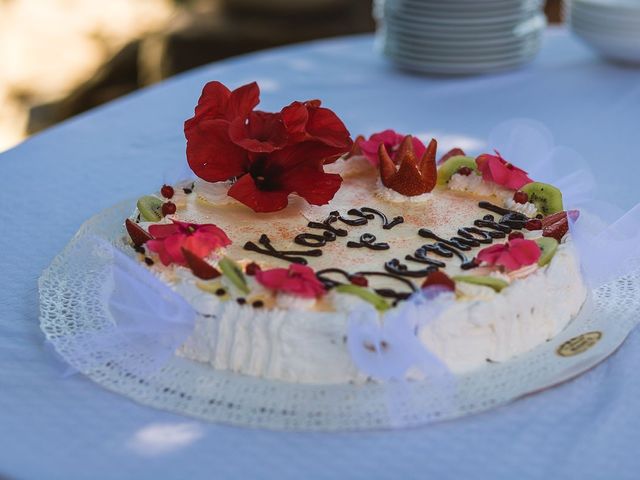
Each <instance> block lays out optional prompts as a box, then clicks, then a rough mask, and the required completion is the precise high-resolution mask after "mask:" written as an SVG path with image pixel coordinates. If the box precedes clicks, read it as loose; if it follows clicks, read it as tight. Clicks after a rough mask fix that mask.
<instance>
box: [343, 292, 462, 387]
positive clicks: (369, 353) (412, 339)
mask: <svg viewBox="0 0 640 480" xmlns="http://www.w3.org/2000/svg"><path fill="white" fill-rule="evenodd" d="M453 297H454V296H453V294H452V293H450V292H442V291H434V290H431V289H425V290H422V291H419V292H417V293H415V294H414V295H412V296H411V297H410V298H409V299H408V300H407V301H405V302H403V303H402V305H401V306H400V307H398V308H397V309H394V310H391V311H390V312H388V313H387V314H386V315H383V316H381V314H380V313H379V312H378V311H377V310H375V309H374V308H373V307H372V306H369V305H365V306H362V307H359V308H357V309H354V310H353V311H352V312H351V313H350V314H349V324H348V328H347V347H348V349H349V354H350V355H351V358H352V360H353V362H354V363H355V365H356V366H357V367H358V368H359V369H360V371H362V372H363V373H365V374H366V375H368V376H370V377H372V378H374V379H376V380H382V381H389V380H404V379H405V378H406V376H407V373H408V372H409V371H410V370H414V371H416V370H417V371H419V372H420V373H421V374H422V375H424V377H429V376H432V375H441V374H443V373H446V368H445V367H444V365H443V364H442V362H441V361H440V360H439V359H438V358H437V357H436V356H435V355H433V354H432V353H430V352H429V351H428V350H427V349H426V347H425V346H424V344H423V343H422V342H421V341H420V339H419V338H418V334H419V332H420V329H421V328H423V327H424V326H425V325H427V324H428V323H429V322H430V321H432V320H434V319H435V318H437V317H438V316H439V315H440V313H442V312H443V311H444V310H445V309H446V308H447V307H449V306H450V305H451V303H452V302H453V300H454V298H453Z"/></svg>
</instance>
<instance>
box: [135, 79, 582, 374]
mask: <svg viewBox="0 0 640 480" xmlns="http://www.w3.org/2000/svg"><path fill="white" fill-rule="evenodd" d="M212 88H216V89H218V90H216V91H215V93H216V95H217V96H215V95H210V96H212V97H215V99H216V101H217V102H220V100H219V98H218V97H220V96H222V97H224V99H226V98H229V96H230V95H231V96H233V95H234V94H235V92H229V91H228V90H221V88H222V87H219V84H218V85H214V86H213V87H212ZM242 88H245V87H242ZM256 88H257V87H256ZM239 90H240V89H239ZM220 92H222V93H220ZM236 92H237V91H236ZM207 95H208V94H207V91H206V89H205V94H203V98H201V103H200V104H199V107H198V109H196V116H195V117H194V119H191V120H190V121H188V122H187V128H186V131H187V138H188V139H189V142H190V144H189V147H188V149H187V154H188V156H189V163H190V165H191V166H192V168H194V171H195V172H196V173H197V174H199V175H200V176H202V177H207V178H206V180H209V181H205V180H202V179H198V180H196V181H195V182H184V183H181V184H177V185H173V186H170V187H169V186H165V187H164V188H163V189H162V191H161V192H160V193H158V194H156V195H153V196H147V197H144V198H143V199H141V201H140V202H139V203H138V207H139V209H138V210H137V211H136V212H135V213H134V214H133V215H132V217H131V218H130V219H129V220H128V221H127V229H128V231H129V234H130V236H131V239H132V240H133V243H134V246H135V248H136V249H137V251H138V252H139V258H140V261H141V262H143V263H144V264H146V265H147V266H148V268H150V269H151V270H152V271H154V272H155V273H157V275H158V276H159V277H160V278H161V279H163V280H164V281H165V282H167V283H168V284H169V285H170V286H171V287H172V288H173V289H174V290H175V291H177V292H178V293H179V294H181V295H182V296H184V297H185V298H186V299H187V300H188V301H189V302H190V303H191V304H192V305H193V306H194V308H195V310H196V311H197V312H198V316H197V320H196V324H195V328H194V330H193V333H192V334H191V336H190V337H189V338H188V340H187V341H186V342H185V343H184V345H182V346H181V348H180V349H179V351H178V354H179V355H181V356H183V357H186V358H188V359H191V360H195V361H198V362H202V363H205V364H208V365H210V366H211V368H214V369H222V370H230V371H233V372H237V373H241V374H245V375H252V376H257V377H263V378H268V379H273V380H281V381H286V382H299V383H313V384H322V383H346V382H355V383H358V382H363V381H366V380H367V378H368V375H367V374H366V373H365V372H363V371H361V370H360V369H359V368H358V366H357V362H355V361H354V359H353V358H352V356H351V354H350V351H349V348H348V347H347V343H348V341H347V340H348V331H349V323H350V314H351V313H352V312H353V311H354V310H356V309H359V308H361V307H363V306H371V305H373V306H375V308H376V309H377V311H378V312H379V313H378V317H377V318H378V322H379V323H380V324H381V325H382V324H384V323H385V319H386V318H388V315H389V314H390V313H394V312H397V311H398V309H402V308H403V305H405V302H408V301H410V300H411V298H413V297H412V295H415V292H417V291H419V290H420V289H421V288H422V287H425V288H430V287H434V286H436V287H438V288H441V289H443V288H444V289H448V290H453V295H451V296H452V298H454V300H452V301H451V302H450V303H448V304H447V306H446V308H445V309H444V311H442V312H441V313H439V314H438V315H437V318H430V319H429V321H428V322H425V324H424V326H423V327H421V328H419V329H416V332H415V335H416V336H417V338H418V339H419V340H420V342H421V344H422V345H423V346H424V348H426V349H427V350H428V351H429V352H431V353H432V354H434V355H436V356H437V357H438V358H439V359H440V360H442V362H443V363H444V364H445V365H446V366H447V367H448V368H449V369H450V370H451V371H452V372H454V373H459V372H465V371H469V370H472V369H476V368H490V363H491V362H504V361H507V360H509V359H510V358H512V357H514V356H516V355H518V354H521V353H523V352H526V351H528V350H531V349H532V348H534V347H535V346H536V345H539V344H541V343H543V342H545V341H546V340H549V339H550V338H552V337H553V336H555V335H557V334H558V333H559V332H560V331H561V330H562V329H563V328H564V327H565V326H566V325H567V323H568V322H570V321H571V319H572V318H574V317H575V316H576V315H577V313H578V312H579V310H580V308H581V306H582V305H583V303H584V301H585V298H586V295H587V291H586V287H585V285H584V283H583V281H582V278H581V274H580V268H579V264H578V261H577V258H576V256H575V254H574V251H573V249H572V247H571V242H570V238H569V235H568V234H567V225H568V223H567V222H568V219H567V213H566V212H564V211H562V208H561V196H560V193H559V192H556V193H549V191H550V190H555V189H553V187H551V186H549V185H545V184H537V183H535V182H532V180H531V179H528V177H527V176H526V173H525V172H522V171H521V170H519V169H517V168H515V167H513V166H512V165H511V164H509V163H507V162H505V161H504V160H503V159H502V158H501V157H500V156H499V155H495V156H494V155H484V156H481V157H478V158H477V159H473V158H470V157H464V156H463V155H460V154H458V155H449V156H448V157H451V158H446V157H445V158H443V159H442V163H441V165H439V166H438V170H437V173H436V162H435V148H436V147H435V145H436V144H435V142H432V144H430V145H429V146H428V147H426V153H424V154H423V153H422V151H420V152H418V151H417V149H418V148H420V149H422V148H423V146H421V145H416V144H415V139H414V140H413V142H414V143H413V145H414V146H413V147H411V145H410V140H411V139H410V137H406V138H405V140H404V141H403V142H402V145H401V146H400V149H399V150H398V149H397V148H395V149H394V150H393V154H394V157H395V158H391V157H390V156H389V153H388V152H387V148H386V147H384V148H381V149H380V152H379V164H378V165H377V166H376V165H375V163H376V161H375V159H374V161H372V156H371V154H368V158H366V157H365V156H364V155H363V154H367V152H366V148H367V147H371V145H370V144H367V141H365V140H359V145H360V146H362V147H363V149H362V151H358V150H352V151H351V152H350V154H348V155H343V156H342V158H340V159H339V160H337V161H335V162H334V163H332V161H333V160H335V158H337V157H338V156H339V155H336V153H340V149H339V148H335V150H333V151H332V155H333V158H331V160H330V161H326V162H324V161H323V162H321V163H317V162H316V163H315V164H314V167H313V169H312V170H309V172H310V173H309V175H311V176H313V175H316V174H319V173H318V172H322V169H323V168H324V173H321V174H319V175H326V174H329V175H326V176H325V177H322V179H323V180H322V181H324V179H327V182H334V181H335V180H336V178H339V177H337V175H340V177H341V178H342V182H341V183H338V184H337V185H336V188H335V192H332V195H331V198H330V201H328V203H327V204H324V205H312V204H310V203H307V202H305V201H304V200H303V198H301V197H304V198H305V199H307V201H309V202H311V201H313V203H323V202H322V201H316V200H317V198H318V197H317V191H316V190H314V188H315V186H314V185H313V182H311V181H310V185H306V186H305V187H304V192H301V190H300V189H299V190H296V192H297V193H299V195H300V196H294V195H290V194H289V193H287V194H286V195H285V196H284V199H285V200H284V204H281V205H279V206H278V207H277V208H274V210H275V211H272V212H268V211H264V210H265V208H264V205H263V204H260V203H259V202H258V201H257V200H256V199H255V198H254V197H248V196H247V194H242V195H237V194H233V190H232V191H229V189H230V188H231V189H233V188H236V187H235V186H236V185H237V186H239V185H240V184H241V183H243V178H244V180H246V181H250V182H255V183H256V185H258V187H259V184H258V182H262V181H264V178H263V176H262V173H259V174H257V173H256V172H255V170H250V168H253V166H252V165H254V164H255V163H256V162H260V161H263V159H264V158H266V157H264V155H270V154H271V153H267V154H264V153H262V152H263V151H264V150H266V147H265V146H264V145H265V144H264V143H259V142H257V140H256V141H255V142H254V144H251V145H249V144H247V143H246V142H244V143H243V141H241V140H242V138H244V137H242V138H241V140H237V139H234V138H235V137H237V136H238V135H239V134H237V132H236V133H234V130H233V129H234V128H236V129H242V128H249V127H245V126H246V125H250V121H249V120H243V121H242V122H244V123H242V122H239V123H237V124H234V123H233V122H232V121H230V120H228V119H226V117H225V118H224V119H221V118H222V117H221V114H218V113H215V115H217V116H215V115H213V114H212V113H211V109H209V110H206V109H205V108H204V106H203V105H205V103H206V102H205V101H210V99H209V100H207V98H206V97H207ZM203 99H204V100H203ZM226 101H227V100H224V102H226ZM254 103H255V102H254ZM294 103H295V102H294ZM225 105H227V104H226V103H225ZM292 105H293V104H292ZM300 105H303V106H300ZM205 106H206V105H205ZM253 106H255V105H253ZM253 106H251V108H253ZM293 106H294V107H295V108H299V109H302V110H304V109H305V108H306V112H308V115H309V118H311V116H312V115H314V114H316V113H317V112H318V111H321V110H323V109H320V108H319V107H318V106H319V102H318V103H317V104H315V103H312V102H308V103H306V104H296V105H293ZM287 108H289V107H287ZM203 112H204V113H203ZM321 113H322V112H321ZM325 113H326V112H325ZM234 114H235V113H234ZM207 115H209V117H206V116H207ZM212 115H213V116H212ZM238 115H239V114H238ZM243 115H250V114H247V113H246V112H245V113H244V114H243ZM264 115H269V116H275V115H276V114H264ZM281 115H282V116H281V117H274V118H273V119H272V118H271V117H266V118H267V120H261V119H258V120H260V121H263V122H264V123H265V124H266V123H268V122H270V121H271V120H273V121H274V122H276V127H270V128H281V125H280V124H281V123H283V124H284V125H285V126H286V127H287V129H289V128H290V126H289V124H287V118H289V117H293V116H292V115H289V113H287V112H286V109H283V112H282V114H281ZM203 118H204V119H205V120H207V118H208V119H209V120H211V119H213V120H211V122H210V123H209V124H206V123H205V126H206V128H209V126H210V125H214V126H215V125H217V126H218V127H219V126H220V125H221V126H222V127H221V128H223V129H227V128H228V129H229V132H230V133H229V137H230V138H232V139H234V140H233V141H234V142H236V144H238V145H242V146H243V148H245V145H249V146H248V147H246V148H249V149H251V148H254V150H255V151H258V152H259V153H255V152H254V153H251V152H253V151H251V152H250V155H249V156H247V157H246V158H247V159H249V160H246V161H245V164H246V165H249V167H246V168H248V170H247V173H242V172H241V175H240V176H238V175H237V174H234V176H233V178H229V179H226V178H225V181H221V180H220V178H217V177H216V178H214V179H213V180H215V181H211V180H212V178H211V175H210V174H209V173H207V174H206V175H204V174H202V171H203V170H202V169H200V170H199V168H200V167H202V166H204V167H207V168H209V166H210V165H211V162H212V161H225V158H224V155H222V157H219V156H215V155H214V157H212V158H214V160H211V159H210V158H209V157H207V156H205V157H206V159H205V160H202V161H201V163H200V164H198V162H199V161H200V160H198V159H196V157H197V156H198V154H201V153H202V150H201V151H200V152H198V151H196V152H195V153H194V148H196V147H198V148H199V145H196V143H195V142H196V141H202V139H203V138H207V137H206V136H205V133H206V134H207V135H210V133H208V132H207V131H205V130H206V129H204V127H202V128H201V125H200V124H198V121H202V119H203ZM241 118H244V117H242V115H241ZM249 118H251V117H249ZM282 119H284V121H283V120H282ZM251 121H257V120H251ZM190 122H191V123H190ZM216 122H217V123H216ZM225 122H226V123H225ZM277 122H280V123H277ZM307 122H308V123H309V124H310V123H311V120H308V121H307ZM207 125H209V126H207ZM233 125H235V127H234V126H233ZM340 125H341V124H340ZM218 127H216V128H218ZM261 127H262V124H261ZM263 129H264V128H263ZM308 131H309V132H311V127H308ZM345 131H346V130H345ZM224 132H226V130H224ZM291 132H293V127H291ZM291 132H289V133H288V135H290V136H293V134H292V133H291ZM267 133H269V132H267ZM347 133H348V132H347ZM251 135H252V134H251V132H249V133H247V134H246V136H247V138H249V137H251ZM279 135H280V134H279ZM394 135H395V134H394ZM254 136H257V135H254ZM263 136H264V135H263ZM225 138H226V137H225ZM372 138H374V137H372ZM194 139H195V140H194ZM279 139H280V137H278V140H277V141H276V140H273V141H272V144H276V143H277V142H278V141H280V140H279ZM286 141H288V140H282V141H281V143H282V145H284V144H285V143H286ZM305 141H308V140H305ZM260 142H263V139H262V138H261V139H260ZM369 142H371V139H370V140H369ZM350 144H351V142H350V141H349V143H348V145H349V147H350ZM234 145H235V144H234ZM344 145H347V144H346V143H345V144H344ZM374 146H378V145H374ZM233 148H237V147H235V146H234V147H233ZM269 148H271V147H269ZM273 148H275V151H276V152H277V151H278V150H277V148H285V147H280V146H276V147H273ZM332 148H334V146H333V144H332ZM190 149H191V150H190ZM414 150H415V151H414ZM204 151H205V153H207V151H206V150H204ZM236 153H238V152H237V151H235V150H234V151H233V152H231V153H230V155H235V154H236ZM342 153H344V148H343V149H342ZM454 153H455V152H454ZM458 153H463V152H458ZM207 155H208V153H207ZM260 155H262V157H261V156H260ZM201 158H202V155H201ZM239 158H244V157H239ZM230 162H231V160H230ZM251 162H253V163H251ZM439 163H440V162H439ZM198 165H199V166H198ZM239 165H244V164H242V163H239ZM296 165H297V164H296ZM467 167H470V168H467ZM243 168H245V167H243ZM292 168H297V166H296V167H292ZM407 172H409V173H407ZM280 174H282V173H281V172H279V175H280ZM435 175H437V177H438V178H437V185H436V178H435ZM249 177H251V178H250V180H247V179H248V178H249ZM400 177H402V178H400ZM414 177H415V178H414ZM227 180H228V181H227ZM267 180H268V179H267ZM298 180H299V181H301V180H300V179H298ZM414 180H415V181H414ZM246 181H244V183H246ZM283 182H284V181H283ZM317 183H318V186H317V189H318V190H320V189H321V188H325V186H324V184H321V182H320V181H318V182H317ZM338 186H339V188H337V187H338ZM252 188H256V187H254V186H253V184H252ZM332 188H333V187H332ZM273 189H274V187H273V186H270V187H269V189H266V188H265V189H263V190H256V192H257V193H255V192H254V195H257V196H261V195H268V194H270V193H271V190H273ZM290 190H291V189H290ZM523 192H529V194H528V195H523ZM232 194H233V195H234V196H235V197H237V198H240V199H241V200H242V202H240V201H238V200H237V199H236V198H232V196H231V195H232ZM314 195H316V196H314ZM261 198H262V197H261ZM264 198H267V197H266V196H265V197H264ZM264 198H263V200H264ZM268 199H269V201H271V197H268ZM263 200H260V201H263ZM529 200H530V201H529ZM275 201H278V202H282V201H283V197H282V196H278V198H277V199H276V200H274V202H275ZM325 203H326V202H325ZM256 205H258V206H256ZM260 205H262V206H260ZM285 205H286V206H285ZM250 207H251V208H250ZM256 210H258V211H256ZM260 210H262V211H260ZM543 210H544V211H543ZM569 215H571V214H569ZM536 216H537V217H538V218H536ZM149 220H151V221H149ZM176 222H184V223H176ZM203 225H206V226H207V227H206V228H204V227H202V226H203ZM213 225H215V227H213ZM216 227H217V228H216ZM265 235H266V237H265ZM151 237H154V238H151ZM183 248H184V250H183ZM290 252H295V253H290ZM301 264H305V265H304V266H302V267H300V266H299V265H301ZM292 265H294V267H292ZM285 269H288V270H285ZM423 282H424V283H423ZM369 308H371V307H369ZM387 347H388V348H396V347H397V348H401V346H400V345H394V344H390V345H387ZM407 375H408V376H410V375H411V373H410V372H407Z"/></svg>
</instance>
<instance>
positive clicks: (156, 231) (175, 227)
mask: <svg viewBox="0 0 640 480" xmlns="http://www.w3.org/2000/svg"><path fill="white" fill-rule="evenodd" d="M181 223H182V222H174V223H168V224H166V225H158V224H154V225H151V226H149V233H150V234H151V236H153V237H154V238H156V239H158V240H163V239H165V238H167V237H169V236H170V235H175V234H176V233H180V232H181V228H180V224H181Z"/></svg>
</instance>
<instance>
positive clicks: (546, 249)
mask: <svg viewBox="0 0 640 480" xmlns="http://www.w3.org/2000/svg"><path fill="white" fill-rule="evenodd" d="M536 243H537V244H538V246H539V247H540V250H542V254H541V255H540V258H539V259H538V265H539V266H541V267H544V266H545V265H546V264H548V263H549V262H550V261H551V259H552V258H553V256H554V255H555V254H556V250H558V241H557V240H556V239H555V238H553V237H540V238H537V239H536Z"/></svg>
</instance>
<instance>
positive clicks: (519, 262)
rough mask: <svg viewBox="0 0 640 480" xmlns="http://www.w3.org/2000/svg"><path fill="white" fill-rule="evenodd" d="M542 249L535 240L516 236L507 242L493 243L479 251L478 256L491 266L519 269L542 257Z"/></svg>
mask: <svg viewBox="0 0 640 480" xmlns="http://www.w3.org/2000/svg"><path fill="white" fill-rule="evenodd" d="M540 255H541V250H540V247H539V246H538V244H537V243H536V242H534V241H533V240H526V239H524V238H515V239H513V240H511V241H509V242H507V243H505V244H499V245H492V246H490V247H487V248H484V249H482V250H480V251H479V252H478V255H477V258H478V260H480V261H481V262H483V263H486V264H487V265H490V266H493V265H495V266H502V267H504V268H506V269H507V270H518V269H519V268H522V267H525V266H527V265H532V264H534V263H536V262H537V261H538V260H539V259H540Z"/></svg>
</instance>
